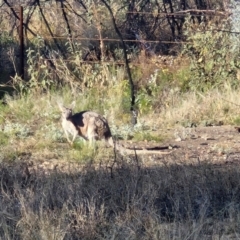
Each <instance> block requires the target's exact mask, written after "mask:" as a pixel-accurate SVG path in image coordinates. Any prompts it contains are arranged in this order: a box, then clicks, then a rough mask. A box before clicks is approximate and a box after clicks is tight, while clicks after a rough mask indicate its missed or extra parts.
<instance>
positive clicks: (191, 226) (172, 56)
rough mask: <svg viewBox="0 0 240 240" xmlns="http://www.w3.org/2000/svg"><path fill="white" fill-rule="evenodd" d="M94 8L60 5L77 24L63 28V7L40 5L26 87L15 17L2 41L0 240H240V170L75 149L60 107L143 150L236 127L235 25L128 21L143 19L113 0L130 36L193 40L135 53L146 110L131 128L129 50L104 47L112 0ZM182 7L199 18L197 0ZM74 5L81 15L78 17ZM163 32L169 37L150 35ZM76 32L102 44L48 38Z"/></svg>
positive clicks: (110, 32) (132, 47)
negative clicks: (95, 120)
mask: <svg viewBox="0 0 240 240" xmlns="http://www.w3.org/2000/svg"><path fill="white" fill-rule="evenodd" d="M3 2H4V3H6V2H7V1H3ZM90 2H91V1H89V2H88V1H86V2H85V1H83V2H81V3H80V2H77V1H76V2H74V1H69V2H65V1H63V3H62V4H65V5H64V6H62V5H61V6H60V5H59V6H58V5H57V6H58V7H68V10H67V15H66V16H67V17H68V19H67V20H66V18H61V19H60V18H58V20H59V21H56V16H58V11H59V9H56V10H54V8H53V7H52V9H51V11H49V10H48V11H47V9H44V8H43V9H42V11H43V12H41V8H36V9H37V10H36V11H35V12H34V14H32V15H31V11H32V10H31V8H30V10H28V12H27V11H26V12H25V14H26V16H28V17H29V16H31V17H30V18H28V25H27V27H28V31H27V33H28V38H27V39H26V46H27V47H26V65H25V66H26V67H25V79H24V80H23V79H21V78H20V77H19V76H18V74H16V75H12V74H10V73H11V71H12V72H14V71H15V70H17V64H18V59H17V58H18V57H17V56H16V55H15V51H16V49H17V41H16V38H15V36H14V34H13V35H10V34H9V32H10V28H9V25H8V24H9V23H8V21H7V20H9V19H8V17H9V15H5V18H3V17H2V18H1V24H2V26H4V27H5V28H6V29H5V30H4V28H2V30H1V35H0V47H1V58H2V57H4V61H2V63H1V73H0V83H1V91H2V92H3V93H4V94H3V95H2V98H1V100H0V101H1V102H0V161H1V166H0V238H1V239H24V240H27V239H29V240H30V239H31V240H32V239H47V240H50V239H56V240H59V239H238V238H239V237H240V229H239V223H240V206H239V201H240V180H239V179H240V178H239V175H240V167H239V164H235V165H234V166H233V165H226V166H221V165H219V166H215V165H213V164H212V162H211V160H212V159H211V158H209V159H207V160H206V161H198V162H196V163H192V162H188V160H187V158H186V159H185V160H184V156H180V155H178V153H177V151H176V152H174V153H173V154H170V155H167V156H160V157H159V156H158V157H157V156H151V157H148V156H134V155H133V156H121V155H119V154H118V153H114V151H113V150H112V149H110V148H105V147H104V146H102V144H101V143H98V144H97V148H96V149H92V148H91V147H89V146H88V145H86V144H85V143H84V142H83V141H81V139H78V140H77V141H76V142H75V143H74V145H73V146H69V145H68V143H67V141H66V139H65V136H64V134H63V131H62V129H61V126H60V112H59V109H58V107H57V102H58V101H61V102H63V103H65V104H66V105H68V104H70V103H71V102H72V101H73V100H75V101H76V109H75V111H76V112H77V111H81V110H87V109H89V110H94V111H97V112H99V113H101V114H102V115H104V116H105V117H106V118H107V119H108V121H109V125H110V127H111V130H112V134H113V135H114V136H115V137H116V138H117V139H118V140H119V141H122V142H123V144H127V143H128V142H131V143H134V144H135V145H136V146H137V145H138V143H141V144H142V143H146V144H147V143H154V144H159V145H161V144H162V143H164V141H165V140H166V139H172V138H174V136H172V135H168V134H166V131H164V130H166V129H174V128H176V127H178V126H183V127H192V126H199V125H201V126H207V125H208V123H209V122H211V123H212V122H214V124H218V123H220V122H221V124H231V125H238V124H239V123H240V108H239V106H240V99H239V93H240V88H239V80H240V77H239V76H240V75H239V74H240V72H239V71H240V70H239V64H240V61H239V56H240V55H239V46H240V45H239V37H238V35H237V34H235V33H231V29H232V26H231V24H232V23H231V21H230V20H229V18H228V17H223V15H221V16H220V17H219V16H215V18H214V17H212V16H210V17H209V16H206V15H201V16H200V15H199V16H197V18H193V17H192V16H191V15H188V16H184V18H176V19H175V20H174V21H173V19H172V18H171V19H169V18H162V19H161V18H157V17H156V16H157V12H155V13H154V14H155V15H153V17H149V15H144V16H141V17H140V15H138V17H136V16H135V15H131V16H129V15H127V14H126V11H127V10H128V11H130V10H131V9H127V7H126V6H125V5H126V4H125V3H124V2H122V4H123V6H124V7H122V6H121V5H120V3H118V2H117V1H115V2H114V1H113V2H107V3H108V4H109V6H110V8H111V9H112V11H113V13H114V16H115V17H116V20H117V21H116V23H117V26H118V27H119V29H120V30H121V33H122V35H123V37H124V39H125V38H126V37H127V36H128V33H129V32H128V31H129V29H130V26H129V25H128V24H130V25H132V27H135V28H136V25H139V29H138V31H139V32H141V34H142V35H141V39H143V40H144V39H146V40H156V39H159V38H161V40H162V41H167V40H168V41H176V42H177V41H178V40H177V39H180V40H179V43H180V42H181V41H183V42H184V43H182V44H177V45H171V47H170V45H168V44H167V43H166V44H164V43H162V44H161V42H160V43H156V44H155V43H152V44H151V45H150V50H151V52H150V53H149V52H148V50H147V49H146V48H144V47H143V48H140V45H138V44H132V43H128V44H126V48H127V57H128V61H129V68H130V70H131V76H132V79H133V83H134V94H135V106H134V107H135V109H137V110H138V122H137V124H136V125H134V126H133V125H132V124H131V111H130V108H131V97H132V96H131V86H130V82H129V75H128V74H127V71H126V65H124V64H123V63H124V53H123V49H122V46H121V44H120V43H117V44H116V42H111V41H109V42H103V41H101V40H102V39H104V38H106V37H108V38H117V37H118V36H117V33H116V31H115V29H114V28H113V24H112V22H111V20H110V19H111V18H110V14H109V11H108V9H107V8H106V4H104V2H105V1H99V2H94V1H93V2H92V3H91V4H90ZM133 2H134V1H132V4H134V3H133ZM143 2H144V1H141V2H140V1H139V3H138V1H136V6H135V8H133V9H134V11H147V10H146V9H149V10H148V11H152V10H153V9H154V7H155V9H158V13H161V11H160V10H162V9H165V10H164V11H165V12H163V13H170V9H171V7H170V3H172V4H173V5H172V7H173V9H172V10H171V11H172V12H175V11H177V5H176V3H175V2H174V1H168V3H166V1H163V2H162V1H156V2H158V5H157V6H158V8H156V5H154V4H153V3H152V5H151V4H147V3H146V4H145V5H144V4H143ZM146 2H147V1H146ZM184 2H186V3H187V4H188V6H190V7H191V8H194V9H199V6H198V5H197V4H194V3H193V2H192V1H189V2H187V1H184ZM198 2H202V1H198ZM56 3H57V2H56ZM137 3H138V4H137ZM35 4H37V3H35ZM46 4H48V3H46ZM59 4H60V3H59ZM81 4H82V5H81ZM124 4H125V5H124ZM141 4H142V5H141ZM208 4H210V5H209V6H208V7H209V8H208V9H215V8H217V9H219V11H221V13H222V12H224V11H226V9H224V7H223V6H224V2H223V1H213V2H211V1H208ZM33 5H34V4H33ZM79 5H81V6H82V8H81V7H80V6H79ZM41 6H42V5H41ZM46 6H47V7H49V5H46ZM76 6H77V7H78V8H76ZM83 6H84V7H83ZM129 6H130V5H129ZM50 7H51V5H50ZM121 7H122V8H121ZM164 7H165V8H164ZM178 7H179V6H178ZM190 7H189V8H190ZM74 8H76V9H78V11H77V12H75V13H74V14H75V15H71V14H70V13H73V9H74ZM85 8H86V9H87V10H88V11H87V10H86V11H85V10H84V9H85ZM151 8H152V9H151ZM201 9H202V8H201ZM180 10H186V9H180ZM2 11H3V10H2ZM81 11H82V12H81ZM168 11H169V12H168ZM32 13H33V12H32ZM77 14H78V17H76V16H77ZM79 14H80V15H79ZM81 14H82V15H81ZM2 16H3V15H2ZM6 16H8V17H6ZM43 16H45V17H46V18H44V17H43ZM63 16H64V15H63ZM126 16H129V18H127V17H126ZM226 16H227V14H226ZM9 18H10V17H9ZM100 18H101V24H100V23H99V21H98V20H99V19H100ZM44 19H45V20H44ZM163 19H164V20H163ZM40 20H41V21H40ZM130 20H131V21H132V22H131V21H130ZM154 21H155V22H154ZM171 21H172V22H171ZM176 21H178V25H177V24H176ZM67 22H68V23H70V26H68V25H67V24H66V23H67ZM40 23H41V24H40ZM43 23H44V24H43ZM47 23H49V24H47ZM154 23H155V24H156V25H157V24H159V26H160V27H159V28H157V27H156V28H155V29H151V27H150V26H152V28H153V27H155V25H154ZM160 23H161V24H160ZM174 24H175V25H174ZM173 26H174V27H175V28H176V29H175V30H176V31H175V33H174V31H173ZM177 26H178V27H179V26H181V29H178V28H177ZM160 28H161V29H160ZM29 29H30V30H31V31H32V32H31V31H30V30H29ZM49 29H50V30H51V31H49ZM136 29H137V28H136ZM136 29H134V31H135V30H136ZM177 29H178V30H179V31H177ZM69 30H70V31H69ZM151 30H152V32H151ZM220 30H223V31H220ZM34 32H37V33H38V34H37V35H36V36H34V34H33V33H34ZM66 32H67V33H68V36H70V35H72V36H73V37H79V36H81V37H83V38H84V37H85V38H93V36H96V35H97V36H98V37H99V38H100V40H99V41H98V42H97V43H96V42H94V41H92V40H90V39H86V40H81V41H80V40H79V41H78V40H74V41H71V40H69V39H67V40H66V39H64V40H63V39H61V40H59V39H57V40H54V39H51V38H47V37H46V36H47V35H49V33H52V34H53V35H54V36H61V35H63V33H66ZM150 32H151V34H150ZM173 34H175V35H173ZM50 35H51V34H50ZM148 36H149V39H147V37H148ZM44 37H46V38H44ZM173 37H175V38H174V39H173ZM56 41H57V42H56ZM103 43H104V44H103ZM154 44H155V45H154ZM89 46H91V47H92V49H94V51H93V50H91V49H90V47H89ZM106 49H107V50H106ZM90 50H91V51H90ZM88 53H89V54H88ZM89 56H90V57H89ZM99 56H100V57H99ZM85 57H86V59H84V58H85ZM83 59H84V61H83ZM4 64H5V65H4ZM9 66H11V67H9ZM9 68H11V69H10V70H9ZM10 75H11V77H10ZM154 158H156V161H155V160H154V161H152V162H151V159H154Z"/></svg>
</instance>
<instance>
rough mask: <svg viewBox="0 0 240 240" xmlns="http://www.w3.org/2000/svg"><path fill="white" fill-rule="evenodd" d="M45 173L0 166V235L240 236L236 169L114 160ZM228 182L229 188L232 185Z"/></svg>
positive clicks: (239, 184)
mask: <svg viewBox="0 0 240 240" xmlns="http://www.w3.org/2000/svg"><path fill="white" fill-rule="evenodd" d="M111 166H112V165H108V166H101V165H99V166H96V165H91V164H90V165H86V167H84V168H82V167H80V166H78V167H76V165H75V167H74V169H72V170H69V171H68V172H65V173H63V172H60V171H58V170H57V169H55V170H53V171H52V172H50V174H46V173H43V172H42V173H41V171H38V172H37V171H33V169H31V166H28V165H26V164H25V165H24V164H23V163H20V162H19V163H15V164H14V165H12V166H6V165H4V164H2V166H1V185H2V190H1V192H2V193H4V194H3V195H2V197H1V200H0V202H1V204H0V206H1V207H0V211H1V215H0V218H1V232H0V235H1V238H2V239H109V238H111V239H208V238H209V237H210V238H217V239H231V238H238V237H239V234H240V229H239V227H238V226H239V222H238V221H239V216H240V215H239V213H240V211H239V200H240V195H239V192H240V191H239V190H240V189H239V188H240V181H239V179H240V178H239V174H240V169H239V168H235V167H231V166H229V167H227V168H215V167H214V166H213V165H211V164H209V163H207V162H202V163H200V164H199V165H197V166H194V165H184V164H182V165H175V166H171V165H165V166H164V165H163V166H154V167H151V168H147V167H143V166H142V165H141V164H139V163H138V162H137V161H135V159H132V162H131V163H126V162H125V161H124V160H121V161H117V162H116V163H115V167H113V168H112V169H111V171H110V167H111ZM230 186H231V187H230Z"/></svg>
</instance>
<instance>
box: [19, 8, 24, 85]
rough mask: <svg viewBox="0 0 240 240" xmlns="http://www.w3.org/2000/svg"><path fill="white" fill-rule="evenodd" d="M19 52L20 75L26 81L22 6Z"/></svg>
mask: <svg viewBox="0 0 240 240" xmlns="http://www.w3.org/2000/svg"><path fill="white" fill-rule="evenodd" d="M19 21H20V24H19V48H20V49H19V50H20V54H19V55H20V62H19V75H20V77H21V78H22V79H23V80H24V34H23V7H22V6H20V16H19Z"/></svg>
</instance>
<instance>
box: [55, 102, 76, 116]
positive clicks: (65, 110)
mask: <svg viewBox="0 0 240 240" xmlns="http://www.w3.org/2000/svg"><path fill="white" fill-rule="evenodd" d="M58 107H59V109H60V111H61V112H62V119H69V118H70V117H71V116H72V115H73V110H72V107H69V108H68V107H64V106H63V105H62V104H58Z"/></svg>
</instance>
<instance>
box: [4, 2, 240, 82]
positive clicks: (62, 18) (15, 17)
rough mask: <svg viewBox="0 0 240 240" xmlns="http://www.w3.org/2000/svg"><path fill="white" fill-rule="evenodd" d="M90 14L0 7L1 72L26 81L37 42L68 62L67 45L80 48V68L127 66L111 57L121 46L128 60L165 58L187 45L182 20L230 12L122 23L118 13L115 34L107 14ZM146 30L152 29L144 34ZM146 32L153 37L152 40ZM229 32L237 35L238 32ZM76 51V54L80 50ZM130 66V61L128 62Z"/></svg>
mask: <svg viewBox="0 0 240 240" xmlns="http://www.w3.org/2000/svg"><path fill="white" fill-rule="evenodd" d="M91 14H92V15H91V16H89V15H90V14H89V12H88V11H85V12H83V13H81V14H78V13H77V10H76V9H74V8H73V7H72V6H70V5H69V6H65V7H58V6H54V7H53V6H40V5H39V6H27V5H26V6H2V7H0V23H1V30H0V44H1V49H0V62H1V63H0V67H1V69H3V70H4V71H5V72H6V75H10V76H13V75H15V74H16V73H17V72H18V74H19V75H20V76H22V77H23V78H24V69H26V67H27V62H28V59H27V54H26V50H27V49H28V48H29V47H31V46H32V44H33V41H36V39H38V40H39V41H42V43H44V45H45V48H43V49H45V50H47V51H49V50H54V51H58V53H61V54H62V55H63V56H64V57H63V60H64V61H66V62H71V61H72V60H71V57H70V56H69V54H67V50H66V45H67V44H69V45H70V47H72V50H73V48H75V51H76V48H77V47H76V46H80V47H81V49H82V50H81V54H82V56H81V59H80V60H79V62H81V63H87V64H96V63H106V64H119V65H125V64H126V62H124V61H123V60H122V59H121V58H118V57H116V56H114V57H112V58H111V57H109V56H113V55H116V53H113V52H111V51H112V49H115V50H116V49H122V44H127V51H128V52H127V54H128V55H129V52H130V51H133V50H134V51H136V49H137V51H138V52H139V51H145V52H146V53H149V54H150V55H151V56H152V55H154V56H156V55H161V54H162V53H164V52H168V53H169V52H170V51H175V50H174V48H176V49H177V50H179V49H180V48H181V47H182V46H183V45H184V44H187V41H186V40H185V39H184V38H183V35H182V29H181V28H182V25H183V23H184V20H185V18H186V17H189V16H191V18H193V20H194V18H196V19H198V20H199V19H200V18H203V17H206V16H207V17H209V18H216V19H219V18H222V17H229V16H231V13H230V12H224V11H216V10H198V9H188V10H184V11H177V12H173V13H171V12H165V13H164V12H155V11H154V12H143V11H140V12H137V11H125V12H124V17H126V19H125V20H122V18H123V13H122V12H120V11H119V12H116V13H115V21H116V23H117V26H116V28H117V31H119V34H120V35H119V34H118V33H117V32H116V28H115V30H114V28H113V27H112V26H113V25H114V23H113V22H112V20H111V16H110V15H109V14H105V15H104V14H103V10H102V9H100V10H99V9H97V10H96V9H93V10H92V13H91ZM128 16H130V17H131V20H132V21H133V24H132V26H131V23H129V22H128V21H129V19H128ZM143 16H144V18H145V19H144V20H145V26H144V24H143V23H142V25H141V26H136V25H137V24H136V23H138V24H139V23H141V18H142V17H143ZM86 19H87V20H86ZM139 19H140V20H139ZM134 21H135V22H136V23H135V22H134ZM142 21H143V19H142ZM194 21H196V20H194ZM129 26H131V28H130V27H129ZM144 28H145V29H150V30H149V31H148V32H147V31H145V32H144V30H143V29H144ZM151 28H152V30H151ZM207 31H209V30H207ZM211 31H227V32H231V31H230V29H217V28H216V29H211ZM147 33H151V35H150V34H149V35H148V34H147ZM231 33H232V34H239V32H236V31H232V32H231ZM34 39H35V40H34ZM42 43H41V44H42ZM46 46H47V47H46ZM68 47H69V46H68ZM77 49H78V50H79V48H77ZM169 49H170V51H169ZM92 54H94V55H95V58H94V57H92V58H89V56H90V55H92ZM97 55H101V56H100V57H98V56H97ZM103 55H105V56H103ZM86 56H88V57H86ZM43 58H45V59H46V60H47V61H53V60H55V58H54V59H53V58H52V57H51V56H50V55H45V56H44V52H43ZM128 62H131V61H129V59H128ZM131 64H133V65H134V64H135V65H139V63H138V62H131ZM6 66H7V67H6ZM2 72H3V71H2Z"/></svg>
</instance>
